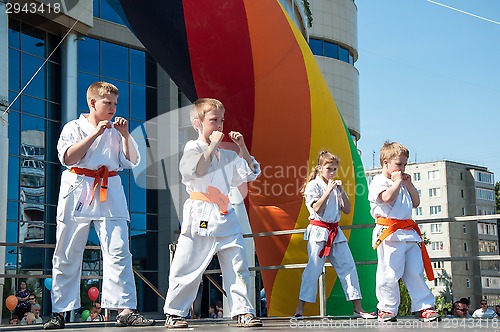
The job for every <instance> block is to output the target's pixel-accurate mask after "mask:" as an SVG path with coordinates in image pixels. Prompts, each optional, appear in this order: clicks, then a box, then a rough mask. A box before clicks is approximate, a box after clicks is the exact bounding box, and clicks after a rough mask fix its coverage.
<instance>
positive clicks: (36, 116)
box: [5, 1, 158, 314]
mask: <svg viewBox="0 0 500 332" xmlns="http://www.w3.org/2000/svg"><path fill="white" fill-rule="evenodd" d="M96 6H97V10H96ZM94 10H95V13H96V16H99V17H101V18H102V19H106V20H111V21H113V22H117V23H121V21H120V19H119V17H118V16H117V15H116V14H114V12H113V13H111V12H112V8H111V7H110V6H109V5H108V4H107V2H106V1H94ZM110 11H111V12H110ZM113 14H114V15H113ZM8 38H9V100H10V101H13V100H14V99H15V98H16V97H17V95H18V94H19V92H20V91H21V89H22V88H23V87H24V86H25V85H26V84H27V83H28V82H30V83H29V84H28V85H27V87H26V89H25V90H24V91H23V92H22V93H21V95H20V97H19V98H18V99H17V101H16V102H15V103H14V104H13V106H12V108H11V110H10V114H9V160H8V166H9V168H8V171H9V178H8V202H7V206H8V207H7V240H6V242H7V243H9V244H16V243H19V245H12V246H7V247H6V257H5V262H6V270H7V271H9V270H10V272H7V273H12V274H13V275H14V276H17V277H14V278H12V281H13V284H12V285H9V287H11V288H12V289H15V288H16V286H17V285H18V284H19V281H20V280H21V279H26V277H27V275H38V276H40V275H47V276H49V275H50V274H51V269H52V263H51V260H52V252H53V249H52V247H51V246H52V245H53V244H55V225H56V222H55V221H56V213H55V211H56V207H57V196H58V190H59V181H60V174H61V172H62V170H63V169H62V166H61V165H60V163H59V160H58V158H57V150H56V144H57V140H58V138H59V133H60V131H61V128H62V125H63V124H62V123H61V117H62V115H61V90H62V87H61V81H62V80H61V64H62V63H63V62H64V59H62V58H61V54H60V52H59V50H56V52H55V53H54V54H53V56H52V57H51V58H50V59H49V61H48V62H47V63H46V64H45V65H44V66H42V64H43V62H44V60H45V59H46V58H47V56H48V55H49V54H50V53H51V52H52V51H53V49H54V47H55V46H56V45H57V44H58V42H59V41H60V38H61V37H60V36H56V35H52V34H50V33H48V32H46V31H43V30H40V29H38V28H35V27H33V26H30V25H29V24H26V23H23V22H20V21H17V20H15V19H10V20H9V32H8ZM77 48H78V68H77V70H78V77H77V85H78V86H77V88H78V101H77V105H78V106H77V107H78V109H77V113H78V115H79V114H80V113H83V112H88V107H87V103H86V100H85V95H86V90H87V87H88V86H89V85H90V84H91V83H93V82H95V81H99V80H104V81H108V82H111V83H113V84H115V85H116V86H117V87H118V88H119V90H120V97H119V100H118V101H119V105H118V111H117V116H123V117H125V118H127V119H129V121H130V131H132V130H133V129H135V128H136V127H138V126H140V125H141V124H142V123H143V122H145V121H146V120H148V119H151V118H153V117H155V116H157V105H156V104H157V86H156V75H157V73H156V62H155V61H154V60H153V59H152V57H151V56H150V55H149V54H148V53H147V52H145V51H142V50H137V49H133V48H129V47H125V46H121V45H117V44H114V43H111V42H108V41H102V40H99V39H94V38H90V37H85V38H79V40H78V45H77ZM40 67H41V69H40V71H39V72H38V73H37V74H36V75H34V74H35V73H36V72H37V70H38V69H39V68H40ZM141 153H142V154H143V156H144V155H145V151H141ZM120 177H121V178H122V182H123V186H124V190H125V193H126V196H127V200H128V203H129V210H130V215H131V220H130V237H131V250H132V254H133V264H134V267H135V268H136V269H137V270H139V271H141V272H142V274H143V275H144V276H145V277H146V278H148V279H149V280H150V281H151V282H152V283H153V284H155V285H156V284H157V283H158V277H157V276H158V257H157V256H158V254H157V251H158V248H157V247H158V227H157V220H158V207H157V203H156V202H157V198H156V195H157V194H156V192H154V191H149V190H146V189H143V188H140V187H138V186H137V185H136V184H135V181H134V179H133V176H132V175H131V173H130V171H124V172H121V174H120ZM98 243H99V242H98V240H97V236H96V234H95V231H94V230H91V233H90V234H89V239H88V245H98ZM83 275H87V276H96V278H95V279H89V278H87V279H83V280H82V284H90V283H95V284H97V285H98V284H99V283H100V280H99V279H100V277H99V276H102V264H101V257H100V250H87V251H86V252H85V255H84V264H83ZM27 279H28V285H29V287H30V288H31V289H32V291H34V292H35V294H36V295H37V296H38V297H39V302H41V303H42V309H43V311H44V314H48V310H50V305H49V302H50V299H49V294H48V291H47V290H46V289H45V288H44V284H43V278H27ZM136 284H137V289H138V300H139V306H138V309H139V310H141V311H157V305H158V302H157V300H158V296H157V295H156V294H155V293H153V292H152V291H151V290H150V289H149V288H148V287H147V286H145V285H144V284H143V282H142V281H141V280H140V279H137V282H136ZM82 287H84V285H83V286H82ZM6 291H10V289H8V290H6ZM83 297H84V296H82V300H85V299H84V298H83ZM84 303H85V301H84Z"/></svg>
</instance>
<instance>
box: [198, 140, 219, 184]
mask: <svg viewBox="0 0 500 332" xmlns="http://www.w3.org/2000/svg"><path fill="white" fill-rule="evenodd" d="M222 138H224V134H223V133H222V132H220V131H213V132H212V134H210V137H209V139H210V144H209V145H208V149H207V150H206V151H205V152H203V154H202V155H201V157H200V160H199V161H198V164H197V165H196V175H198V176H204V175H206V174H207V173H208V169H209V168H210V163H211V162H212V157H213V155H214V154H215V152H216V151H217V147H218V146H219V144H220V142H221V141H222Z"/></svg>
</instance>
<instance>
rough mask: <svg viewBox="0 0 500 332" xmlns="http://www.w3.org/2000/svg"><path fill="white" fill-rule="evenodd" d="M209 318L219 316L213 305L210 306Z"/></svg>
mask: <svg viewBox="0 0 500 332" xmlns="http://www.w3.org/2000/svg"><path fill="white" fill-rule="evenodd" d="M208 318H217V313H216V312H215V307H214V306H213V305H211V306H209V307H208Z"/></svg>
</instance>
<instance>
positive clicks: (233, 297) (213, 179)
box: [163, 140, 260, 317]
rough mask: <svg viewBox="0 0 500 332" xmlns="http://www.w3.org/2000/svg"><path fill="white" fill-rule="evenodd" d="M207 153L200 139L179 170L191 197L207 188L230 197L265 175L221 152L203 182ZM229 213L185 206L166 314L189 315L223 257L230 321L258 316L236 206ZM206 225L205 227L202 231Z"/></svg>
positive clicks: (190, 145)
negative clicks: (206, 275) (215, 261)
mask: <svg viewBox="0 0 500 332" xmlns="http://www.w3.org/2000/svg"><path fill="white" fill-rule="evenodd" d="M207 149H208V145H207V144H206V143H205V142H202V141H200V140H194V141H189V142H187V143H186V146H185V148H184V154H183V156H182V158H181V161H180V165H179V169H180V172H181V175H182V183H184V184H185V185H186V190H187V192H188V193H191V192H203V193H206V192H207V191H208V187H209V186H213V187H215V188H217V189H219V190H220V191H221V193H222V194H224V195H228V194H229V192H230V187H238V186H239V185H241V184H242V183H244V182H249V181H253V180H255V179H256V178H257V176H258V175H259V174H260V166H259V164H258V163H257V161H256V160H255V159H254V158H253V157H252V160H253V164H254V165H255V167H256V171H255V172H252V170H251V169H250V167H249V166H248V164H247V162H246V161H245V160H244V159H243V158H241V157H239V156H238V155H237V154H236V153H235V152H234V151H230V150H223V149H219V150H218V156H216V155H214V156H213V157H212V161H211V164H210V167H209V170H208V172H207V174H206V175H204V176H201V177H200V176H198V175H197V174H196V166H197V165H198V161H199V160H200V158H201V156H202V154H203V152H204V151H206V150H207ZM227 210H228V213H227V214H221V213H220V212H219V211H220V209H219V206H218V205H217V204H215V203H210V202H206V201H201V200H193V199H187V200H186V202H185V203H184V210H183V220H182V225H181V234H180V235H179V240H178V244H177V250H176V252H175V255H174V259H173V261H172V264H171V266H170V276H169V287H168V292H167V297H166V301H165V306H164V307H163V310H164V312H165V314H171V315H177V316H186V315H187V314H188V310H189V308H190V306H191V304H192V303H193V301H194V299H195V298H196V293H197V290H198V285H199V284H200V282H201V279H202V276H203V272H205V270H206V268H207V266H208V265H209V264H210V261H211V260H212V257H213V255H214V254H217V256H218V258H219V263H220V266H221V270H222V278H223V283H224V289H225V290H226V292H227V293H228V302H229V306H230V308H231V317H234V316H236V315H239V314H245V313H253V314H255V309H254V308H253V306H252V305H251V303H250V301H249V299H248V296H247V294H248V289H247V285H248V281H249V276H250V274H249V270H248V264H247V262H246V259H245V255H244V246H243V236H242V231H241V226H240V224H239V221H238V218H237V216H236V213H235V211H234V209H233V208H232V206H231V204H229V206H228V208H227ZM201 222H203V223H204V224H205V225H206V228H205V227H200V223H201Z"/></svg>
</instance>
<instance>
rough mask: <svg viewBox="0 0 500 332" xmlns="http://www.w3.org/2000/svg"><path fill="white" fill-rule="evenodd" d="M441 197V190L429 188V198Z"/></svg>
mask: <svg viewBox="0 0 500 332" xmlns="http://www.w3.org/2000/svg"><path fill="white" fill-rule="evenodd" d="M439 196H441V188H430V189H429V197H439Z"/></svg>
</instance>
